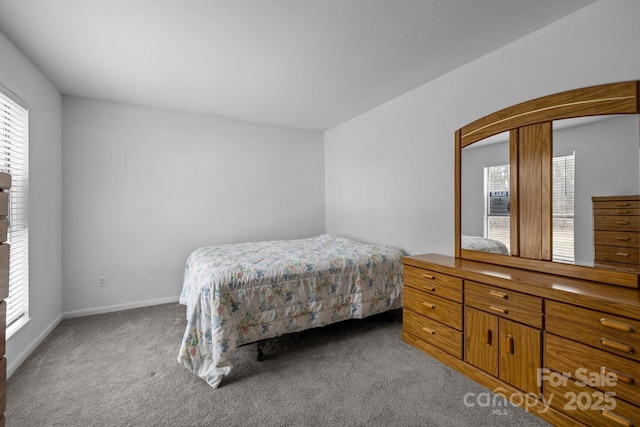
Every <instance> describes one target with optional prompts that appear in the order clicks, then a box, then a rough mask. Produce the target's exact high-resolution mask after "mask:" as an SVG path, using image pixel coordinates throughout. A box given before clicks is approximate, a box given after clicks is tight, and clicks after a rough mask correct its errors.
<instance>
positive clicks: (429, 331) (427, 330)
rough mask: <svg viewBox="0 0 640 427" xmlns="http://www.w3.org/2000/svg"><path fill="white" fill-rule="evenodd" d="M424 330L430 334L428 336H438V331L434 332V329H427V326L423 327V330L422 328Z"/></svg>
mask: <svg viewBox="0 0 640 427" xmlns="http://www.w3.org/2000/svg"><path fill="white" fill-rule="evenodd" d="M422 330H423V331H425V332H426V333H428V334H431V335H435V334H436V331H434V330H433V329H431V328H427V327H426V326H425V327H423V328H422Z"/></svg>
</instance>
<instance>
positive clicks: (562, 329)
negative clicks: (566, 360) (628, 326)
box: [545, 316, 640, 360]
mask: <svg viewBox="0 0 640 427" xmlns="http://www.w3.org/2000/svg"><path fill="white" fill-rule="evenodd" d="M545 331H546V332H549V333H552V334H556V335H560V336H563V337H566V338H569V339H572V340H574V341H578V342H581V343H583V344H587V345H590V346H592V347H595V348H598V349H600V350H605V351H608V352H611V353H614V354H618V355H620V356H625V357H628V358H630V359H633V360H640V354H638V353H639V352H640V343H639V342H638V341H634V340H632V339H629V337H624V336H620V335H617V334H613V333H610V332H606V331H599V330H596V329H593V328H589V327H588V326H584V325H581V324H579V323H573V322H568V321H566V320H562V319H557V318H555V317H548V316H547V317H546V320H545Z"/></svg>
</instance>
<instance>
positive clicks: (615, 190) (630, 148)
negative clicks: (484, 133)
mask: <svg viewBox="0 0 640 427" xmlns="http://www.w3.org/2000/svg"><path fill="white" fill-rule="evenodd" d="M553 129H554V130H553V167H552V171H553V172H552V174H553V175H552V187H553V188H552V192H553V202H552V203H553V243H552V248H553V261H558V262H565V263H574V264H579V265H589V266H593V265H594V257H595V254H594V211H593V202H592V198H593V197H611V196H626V195H636V196H637V195H640V166H639V165H640V119H639V117H638V116H637V115H619V116H598V117H589V118H577V119H566V120H557V121H555V122H554V123H553ZM461 164H462V167H461V194H462V197H461V198H462V200H461V230H462V248H463V249H467V250H475V251H484V252H491V253H500V254H509V247H510V228H509V212H510V203H509V169H510V168H509V133H508V132H504V133H501V134H498V135H494V136H492V137H490V138H487V139H485V140H482V141H478V142H476V143H474V144H472V145H470V146H467V147H465V148H464V149H462V153H461ZM637 241H640V236H638V239H636V242H637ZM636 251H640V248H639V249H636ZM615 265H616V264H615V263H614V264H613V266H614V267H615ZM627 267H628V266H627Z"/></svg>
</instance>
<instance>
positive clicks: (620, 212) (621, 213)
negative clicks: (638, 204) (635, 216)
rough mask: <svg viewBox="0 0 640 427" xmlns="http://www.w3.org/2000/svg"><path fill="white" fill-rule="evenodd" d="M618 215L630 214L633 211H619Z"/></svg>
mask: <svg viewBox="0 0 640 427" xmlns="http://www.w3.org/2000/svg"><path fill="white" fill-rule="evenodd" d="M616 213H617V214H618V215H626V214H630V213H631V211H618V212H616Z"/></svg>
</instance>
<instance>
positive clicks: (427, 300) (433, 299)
mask: <svg viewBox="0 0 640 427" xmlns="http://www.w3.org/2000/svg"><path fill="white" fill-rule="evenodd" d="M404 308H407V309H409V310H413V311H415V312H416V313H420V314H422V315H423V316H427V317H430V318H431V319H433V320H437V321H438V322H441V323H444V324H446V325H448V326H451V327H452V328H454V329H457V330H459V331H461V330H462V304H460V303H457V302H454V301H449V300H447V299H444V298H440V297H437V296H435V295H431V294H429V293H426V292H421V291H418V290H416V289H413V288H405V290H404Z"/></svg>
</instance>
